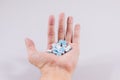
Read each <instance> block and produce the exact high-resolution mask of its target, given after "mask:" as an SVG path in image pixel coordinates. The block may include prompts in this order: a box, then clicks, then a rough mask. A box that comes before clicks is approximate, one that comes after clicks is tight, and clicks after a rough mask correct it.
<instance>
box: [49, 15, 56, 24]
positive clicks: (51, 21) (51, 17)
mask: <svg viewBox="0 0 120 80" xmlns="http://www.w3.org/2000/svg"><path fill="white" fill-rule="evenodd" d="M54 23H55V20H54V15H50V16H49V24H50V25H53V24H54Z"/></svg>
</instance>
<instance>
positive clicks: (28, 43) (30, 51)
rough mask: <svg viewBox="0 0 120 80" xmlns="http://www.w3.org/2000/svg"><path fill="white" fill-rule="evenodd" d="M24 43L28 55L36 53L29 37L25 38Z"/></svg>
mask: <svg viewBox="0 0 120 80" xmlns="http://www.w3.org/2000/svg"><path fill="white" fill-rule="evenodd" d="M25 44H26V48H27V51H28V54H29V55H32V54H35V53H36V48H35V45H34V42H33V41H32V40H30V39H29V38H26V39H25Z"/></svg>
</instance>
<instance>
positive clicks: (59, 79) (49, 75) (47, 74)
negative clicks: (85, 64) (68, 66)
mask: <svg viewBox="0 0 120 80" xmlns="http://www.w3.org/2000/svg"><path fill="white" fill-rule="evenodd" d="M71 77H72V74H71V73H69V72H67V71H65V70H64V69H58V68H54V69H51V70H47V71H43V72H42V75H41V79H40V80H71Z"/></svg>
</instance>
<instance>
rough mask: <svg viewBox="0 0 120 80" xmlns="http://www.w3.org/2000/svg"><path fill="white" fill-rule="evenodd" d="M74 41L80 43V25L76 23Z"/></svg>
mask: <svg viewBox="0 0 120 80" xmlns="http://www.w3.org/2000/svg"><path fill="white" fill-rule="evenodd" d="M73 43H78V44H79V43H80V25H79V24H76V25H75V28H74V36H73Z"/></svg>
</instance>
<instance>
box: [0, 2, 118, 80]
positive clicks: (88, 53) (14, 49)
mask: <svg viewBox="0 0 120 80" xmlns="http://www.w3.org/2000/svg"><path fill="white" fill-rule="evenodd" d="M60 12H65V13H66V17H67V16H69V15H70V16H73V17H74V22H75V23H80V24H81V33H80V35H81V44H80V45H81V46H80V49H81V51H80V52H81V55H80V59H79V63H78V65H77V68H76V71H75V73H74V75H73V80H120V1H119V0H0V80H39V78H40V72H39V70H38V69H37V68H36V67H34V66H33V65H31V64H30V63H29V62H28V60H27V52H26V49H25V44H24V39H25V38H26V37H29V38H31V39H33V40H34V41H35V44H36V46H37V49H38V50H44V49H46V42H47V23H48V16H49V15H50V14H54V15H55V17H56V31H57V22H58V21H57V20H58V15H59V13H60Z"/></svg>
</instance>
